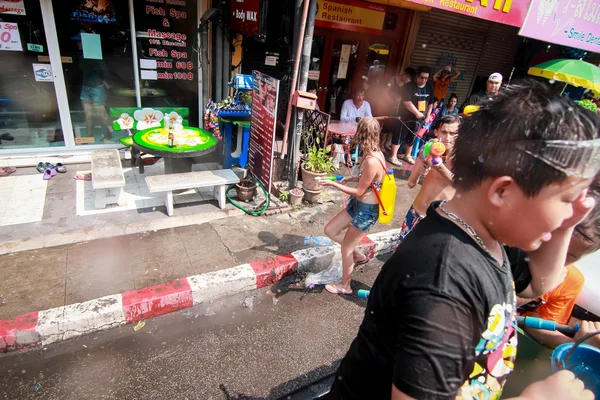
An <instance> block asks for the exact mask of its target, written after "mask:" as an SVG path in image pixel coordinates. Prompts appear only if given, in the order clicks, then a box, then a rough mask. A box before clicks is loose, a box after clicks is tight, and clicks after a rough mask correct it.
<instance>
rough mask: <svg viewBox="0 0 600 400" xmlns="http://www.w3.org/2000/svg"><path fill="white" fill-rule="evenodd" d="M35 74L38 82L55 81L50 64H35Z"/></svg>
mask: <svg viewBox="0 0 600 400" xmlns="http://www.w3.org/2000/svg"><path fill="white" fill-rule="evenodd" d="M33 76H35V81H36V82H54V75H53V74H52V66H51V65H50V64H33Z"/></svg>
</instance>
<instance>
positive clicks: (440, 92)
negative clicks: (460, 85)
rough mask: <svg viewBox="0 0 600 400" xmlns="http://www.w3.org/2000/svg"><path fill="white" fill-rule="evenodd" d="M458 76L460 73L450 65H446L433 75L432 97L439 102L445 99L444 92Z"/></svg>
mask: <svg viewBox="0 0 600 400" xmlns="http://www.w3.org/2000/svg"><path fill="white" fill-rule="evenodd" d="M459 76H460V71H459V70H457V69H456V68H454V67H453V66H451V65H446V66H445V67H442V68H440V69H439V71H438V72H436V73H435V75H433V97H434V98H435V99H436V100H438V101H441V100H443V99H445V98H446V92H448V87H449V86H450V83H452V81H453V80H455V79H456V78H458V77H459Z"/></svg>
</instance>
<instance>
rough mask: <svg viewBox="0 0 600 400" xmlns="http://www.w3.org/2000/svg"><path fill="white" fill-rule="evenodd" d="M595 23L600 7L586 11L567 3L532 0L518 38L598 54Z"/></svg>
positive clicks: (599, 45)
mask: <svg viewBox="0 0 600 400" xmlns="http://www.w3.org/2000/svg"><path fill="white" fill-rule="evenodd" d="M596 8H597V9H598V10H595V9H596ZM594 10H595V11H594ZM588 11H589V12H588ZM599 21H600V4H598V6H597V7H596V6H594V8H592V9H591V10H590V8H589V6H588V8H587V9H585V8H584V4H578V5H576V4H574V3H571V1H569V0H554V1H542V0H532V2H531V7H530V8H529V13H528V14H527V18H526V19H525V22H524V23H523V27H522V28H521V31H520V32H519V35H521V36H525V37H528V38H532V39H538V40H541V41H544V42H549V43H554V44H560V45H563V46H567V47H575V48H577V49H582V50H587V51H591V52H594V53H599V52H600V29H599V28H598V22H599Z"/></svg>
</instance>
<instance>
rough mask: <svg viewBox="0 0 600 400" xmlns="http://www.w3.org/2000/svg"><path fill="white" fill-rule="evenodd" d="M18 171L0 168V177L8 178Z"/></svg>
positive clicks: (12, 168) (11, 168)
mask: <svg viewBox="0 0 600 400" xmlns="http://www.w3.org/2000/svg"><path fill="white" fill-rule="evenodd" d="M16 170H17V169H16V168H15V167H3V168H0V176H8V175H10V174H12V173H14V172H15V171H16Z"/></svg>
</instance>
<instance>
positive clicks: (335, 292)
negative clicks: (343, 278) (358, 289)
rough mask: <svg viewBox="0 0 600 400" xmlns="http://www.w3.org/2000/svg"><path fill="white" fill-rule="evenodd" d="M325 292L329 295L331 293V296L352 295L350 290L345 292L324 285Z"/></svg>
mask: <svg viewBox="0 0 600 400" xmlns="http://www.w3.org/2000/svg"><path fill="white" fill-rule="evenodd" d="M325 290H327V291H328V292H329V293H332V294H345V295H351V294H352V289H350V290H349V291H346V290H343V289H336V288H335V287H334V286H333V285H325Z"/></svg>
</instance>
